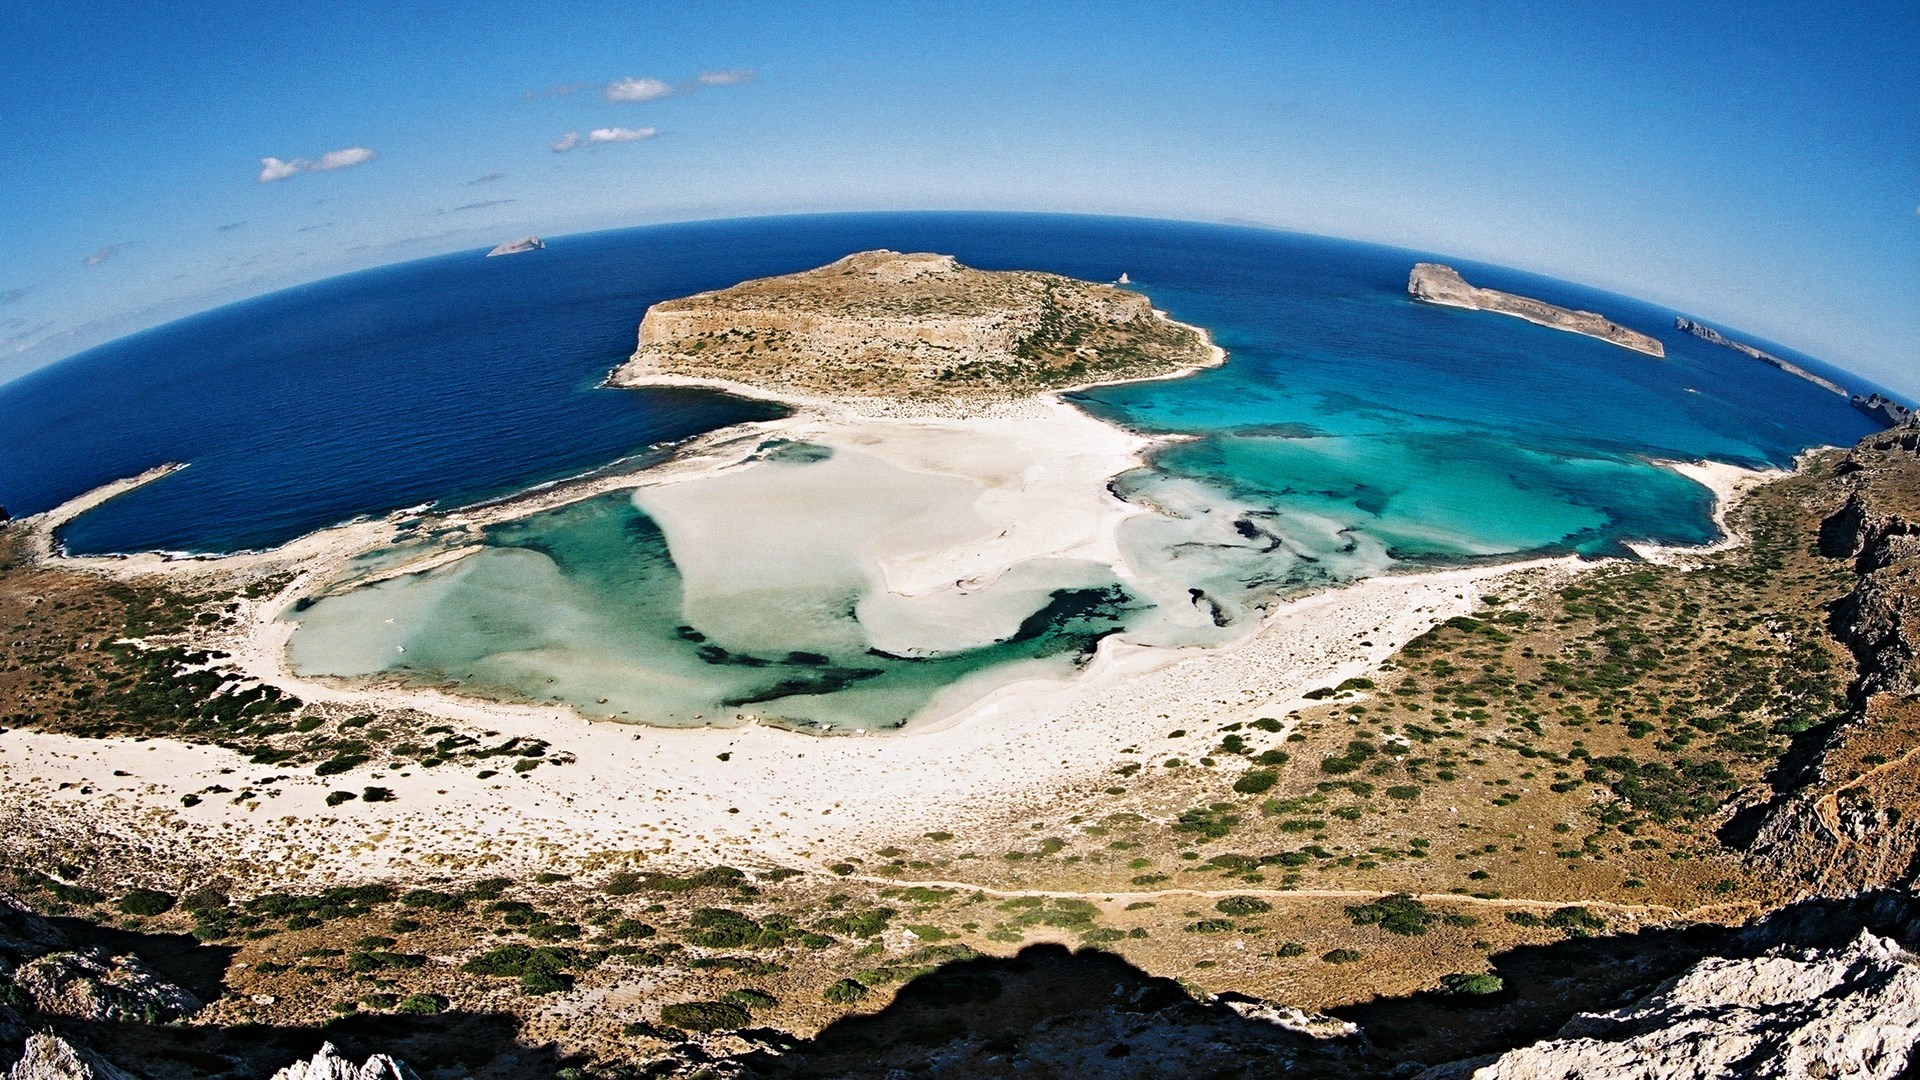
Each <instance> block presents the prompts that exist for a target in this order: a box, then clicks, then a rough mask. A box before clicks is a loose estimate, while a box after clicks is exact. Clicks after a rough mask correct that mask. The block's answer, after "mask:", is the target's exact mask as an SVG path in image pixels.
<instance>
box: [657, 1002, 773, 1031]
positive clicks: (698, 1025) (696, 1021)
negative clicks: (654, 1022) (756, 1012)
mask: <svg viewBox="0 0 1920 1080" xmlns="http://www.w3.org/2000/svg"><path fill="white" fill-rule="evenodd" d="M660 1022H661V1023H663V1024H671V1025H672V1026H674V1027H677V1028H685V1029H687V1030H688V1031H720V1030H722V1029H727V1028H739V1027H745V1026H747V1025H748V1024H750V1023H752V1022H753V1014H752V1013H750V1012H748V1011H747V1010H746V1009H745V1008H744V1007H743V1006H740V1005H735V1004H734V1003H733V1002H731V1001H677V1002H674V1003H673V1004H671V1005H663V1006H661V1007H660Z"/></svg>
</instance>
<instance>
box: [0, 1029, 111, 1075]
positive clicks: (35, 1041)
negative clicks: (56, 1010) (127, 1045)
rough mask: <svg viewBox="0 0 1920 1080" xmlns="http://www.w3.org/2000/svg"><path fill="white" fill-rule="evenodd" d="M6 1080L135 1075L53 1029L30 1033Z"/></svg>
mask: <svg viewBox="0 0 1920 1080" xmlns="http://www.w3.org/2000/svg"><path fill="white" fill-rule="evenodd" d="M6 1080H133V1077H132V1076H131V1075H130V1074H128V1073H126V1072H123V1071H122V1070H120V1069H118V1068H115V1067H114V1066H113V1065H111V1064H109V1063H108V1062H106V1061H103V1060H101V1059H100V1058H99V1057H98V1056H97V1055H95V1054H94V1053H93V1052H92V1051H89V1050H87V1049H85V1048H83V1047H78V1046H75V1045H73V1044H72V1043H70V1042H68V1041H67V1040H65V1039H63V1038H61V1037H59V1036H58V1035H55V1034H53V1033H52V1032H47V1031H40V1032H35V1033H34V1034H32V1035H29V1036H27V1042H26V1045H25V1046H24V1047H23V1048H22V1050H21V1054H20V1060H18V1061H16V1062H14V1063H13V1068H11V1069H8V1070H7V1075H6Z"/></svg>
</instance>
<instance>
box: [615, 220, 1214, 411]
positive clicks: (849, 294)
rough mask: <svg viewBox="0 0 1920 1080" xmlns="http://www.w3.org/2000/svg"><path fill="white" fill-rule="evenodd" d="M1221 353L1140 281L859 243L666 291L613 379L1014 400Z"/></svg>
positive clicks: (1209, 360) (1167, 370) (1189, 364)
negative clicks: (828, 256)
mask: <svg viewBox="0 0 1920 1080" xmlns="http://www.w3.org/2000/svg"><path fill="white" fill-rule="evenodd" d="M1218 362H1219V354H1218V351H1217V350H1215V349H1213V348H1212V346H1211V345H1210V344H1209V342H1208V341H1207V338H1206V335H1205V334H1203V333H1202V332H1201V331H1199V330H1197V329H1195V328H1193V327H1191V326H1187V325H1184V324H1182V323H1177V322H1174V321H1172V320H1171V319H1168V318H1166V317H1165V316H1163V315H1161V314H1160V313H1158V312H1156V311H1155V310H1154V308H1153V304H1152V302H1151V301H1149V300H1148V299H1147V298H1146V297H1144V296H1141V295H1139V294H1138V293H1131V292H1126V291H1123V290H1121V289H1116V288H1114V287H1113V286H1111V285H1099V284H1094V283H1091V282H1084V281H1076V280H1074V279H1072V278H1066V277H1061V276H1060V275H1057V274H1042V273H1035V272H1030V271H985V270H975V269H973V268H971V267H967V266H963V265H961V264H960V263H958V262H956V261H955V260H954V259H953V257H952V256H950V255H937V254H930V253H925V252H921V253H910V254H902V253H900V252H895V251H863V252H859V253H856V254H853V255H849V256H847V257H845V258H843V259H840V260H839V261H837V262H834V263H830V264H828V265H826V266H823V267H819V268H817V269H814V270H808V271H805V272H802V273H798V274H787V275H784V276H781V277H773V278H762V279H759V280H755V281H748V282H743V283H742V284H739V285H735V286H733V287H732V288H729V289H723V290H721V291H718V292H709V293H701V294H699V295H697V296H690V297H686V298H684V299H679V300H668V301H665V302H663V303H659V304H655V305H654V306H653V307H651V308H649V309H648V310H647V313H646V316H645V317H644V318H643V319H642V320H641V322H640V334H639V343H638V348H637V350H636V351H635V352H634V354H633V356H632V358H631V359H629V360H628V361H627V362H626V363H625V364H622V365H621V366H620V367H619V368H617V369H616V370H615V371H614V372H613V374H612V375H611V376H609V380H608V381H609V382H611V383H612V384H614V385H617V386H638V385H645V384H648V383H657V382H660V381H672V380H674V379H688V378H691V379H698V380H707V381H709V382H722V383H728V384H734V385H740V384H744V385H747V386H751V387H754V388H758V389H760V390H762V391H766V392H772V393H784V394H794V393H798V394H810V395H817V396H822V397H830V398H835V399H839V400H842V401H847V400H851V399H864V400H871V399H877V398H889V399H904V400H906V401H909V402H913V403H918V404H921V405H929V404H932V405H937V404H938V403H940V402H955V401H980V400H988V401H1009V400H1017V399H1021V398H1025V397H1029V396H1031V395H1033V394H1036V393H1039V392H1041V391H1044V390H1049V389H1058V388H1062V387H1068V386H1078V385H1084V384H1087V383H1094V382H1113V381H1121V380H1126V379H1138V378H1151V377H1158V376H1165V375H1171V374H1178V373H1180V372H1183V371H1187V370H1192V369H1194V368H1198V367H1205V366H1210V365H1212V364H1215V363H1218Z"/></svg>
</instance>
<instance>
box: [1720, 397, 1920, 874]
mask: <svg viewBox="0 0 1920 1080" xmlns="http://www.w3.org/2000/svg"><path fill="white" fill-rule="evenodd" d="M1830 468H1831V480H1830V484H1831V485H1832V487H1834V488H1835V489H1837V491H1836V495H1842V496H1843V501H1842V502H1841V503H1840V506H1839V509H1838V510H1837V511H1835V512H1834V513H1832V514H1831V515H1829V516H1828V517H1827V518H1826V519H1825V521H1824V522H1823V523H1822V524H1821V528H1820V540H1819V546H1820V552H1821V554H1823V555H1825V556H1827V557H1828V558H1831V559H1836V560H1842V559H1844V560H1847V561H1848V562H1850V563H1851V566H1852V570H1853V572H1854V574H1855V581H1854V586H1853V589H1852V591H1850V592H1849V593H1848V594H1847V595H1846V596H1845V597H1844V598H1842V599H1841V600H1840V601H1839V602H1838V603H1837V604H1835V605H1834V606H1833V607H1832V609H1831V610H1830V611H1829V612H1828V626H1829V628H1830V629H1831V631H1832V632H1833V634H1834V636H1835V637H1836V638H1837V639H1838V640H1839V641H1840V642H1841V643H1842V644H1844V645H1845V646H1846V647H1847V648H1848V650H1849V651H1850V652H1852V654H1853V657H1854V664H1855V672H1854V677H1853V680H1852V683H1851V686H1850V687H1849V697H1850V703H1849V709H1848V711H1847V712H1846V713H1845V714H1844V715H1842V716H1841V717H1839V718H1838V719H1836V720H1835V721H1833V722H1832V723H1830V724H1829V725H1827V726H1826V727H1825V728H1823V729H1817V730H1816V731H1815V732H1810V733H1809V735H1810V736H1817V737H1818V742H1817V744H1816V745H1813V746H1810V747H1808V748H1807V754H1806V757H1807V761H1806V764H1805V765H1803V766H1801V767H1799V768H1798V769H1795V770H1789V771H1783V774H1782V776H1781V777H1780V778H1778V779H1777V780H1776V785H1777V786H1779V787H1781V788H1783V790H1782V791H1781V793H1780V794H1779V795H1778V796H1777V797H1776V798H1775V799H1774V801H1773V803H1772V804H1771V805H1770V806H1769V807H1768V809H1767V811H1766V813H1765V815H1764V817H1763V818H1762V820H1761V821H1760V823H1759V824H1758V827H1757V828H1756V830H1755V833H1754V836H1753V840H1752V842H1751V844H1750V846H1749V848H1748V851H1749V857H1750V859H1751V860H1752V861H1753V862H1754V863H1755V864H1756V865H1757V866H1758V867H1760V868H1762V869H1764V870H1765V871H1766V872H1768V873H1769V874H1774V875H1778V876H1780V877H1781V878H1783V879H1785V880H1787V881H1790V882H1792V883H1793V884H1794V885H1795V886H1796V887H1797V888H1798V889H1799V890H1800V892H1801V894H1802V895H1827V896H1845V895H1850V894H1852V893H1855V892H1858V891H1861V890H1866V889H1875V888H1884V887H1898V888H1911V887H1913V886H1914V885H1915V884H1916V883H1920V422H1916V421H1910V422H1908V423H1907V424H1904V425H1902V426H1901V427H1899V428H1895V429H1893V430H1891V431H1888V432H1885V433H1883V434H1880V435H1874V436H1869V437H1868V438H1866V439H1864V440H1862V441H1861V443H1860V444H1859V446H1857V447H1855V448H1854V450H1853V451H1852V452H1851V453H1849V454H1847V455H1846V456H1845V457H1844V458H1841V459H1840V460H1839V461H1838V462H1836V463H1835V464H1833V465H1832V466H1831V467H1830Z"/></svg>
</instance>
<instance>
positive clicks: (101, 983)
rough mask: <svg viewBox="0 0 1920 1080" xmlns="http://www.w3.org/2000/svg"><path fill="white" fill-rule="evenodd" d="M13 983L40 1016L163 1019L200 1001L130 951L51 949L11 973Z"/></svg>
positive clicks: (197, 1007) (197, 1008)
mask: <svg viewBox="0 0 1920 1080" xmlns="http://www.w3.org/2000/svg"><path fill="white" fill-rule="evenodd" d="M13 987H14V989H15V990H16V991H17V992H18V993H20V994H21V995H23V996H24V997H25V998H26V999H27V1000H28V1001H31V1002H32V1004H33V1008H34V1011H36V1012H39V1013H41V1014H43V1015H46V1016H62V1017H68V1018H71V1019H75V1020H96V1021H98V1020H109V1021H133V1022H137V1023H147V1024H155V1023H164V1022H166V1021H168V1020H177V1019H179V1018H180V1017H183V1016H187V1015H190V1014H192V1013H195V1012H198V1011H200V1007H201V1003H200V1000H199V999H198V998H196V997H194V996H193V995H192V994H191V993H188V992H187V991H186V990H184V989H182V988H180V987H178V986H175V985H174V984H173V983H171V982H168V981H167V980H166V979H165V978H163V977H162V976H161V975H160V974H158V973H157V972H155V971H154V970H153V969H152V968H150V967H148V966H147V965H146V963H145V961H142V960H141V959H140V958H139V957H137V956H133V955H131V954H128V955H122V956H109V955H108V954H107V953H105V952H104V951H102V950H100V949H81V950H72V951H62V952H51V953H46V954H44V955H41V956H37V957H34V958H33V959H32V960H29V961H27V962H26V963H24V964H21V965H20V966H19V968H17V969H16V970H15V971H14V972H13Z"/></svg>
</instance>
